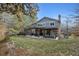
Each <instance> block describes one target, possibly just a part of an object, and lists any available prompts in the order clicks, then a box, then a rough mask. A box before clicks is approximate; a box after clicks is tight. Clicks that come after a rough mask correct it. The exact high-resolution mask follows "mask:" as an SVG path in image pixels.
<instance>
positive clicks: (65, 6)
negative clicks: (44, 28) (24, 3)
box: [37, 3, 77, 21]
mask: <svg viewBox="0 0 79 59" xmlns="http://www.w3.org/2000/svg"><path fill="white" fill-rule="evenodd" d="M38 6H39V9H40V10H39V12H38V15H37V16H38V20H39V19H41V18H43V17H44V16H47V17H50V18H55V19H58V15H59V14H60V15H61V16H62V19H64V17H65V16H69V15H72V14H73V13H74V12H73V11H74V9H75V8H76V7H77V3H39V4H38ZM62 21H63V20H62Z"/></svg>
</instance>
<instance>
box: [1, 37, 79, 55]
mask: <svg viewBox="0 0 79 59" xmlns="http://www.w3.org/2000/svg"><path fill="white" fill-rule="evenodd" d="M0 55H8V56H9V55H10V56H14V55H17V56H20V55H22V56H27V55H33V56H37V55H38V56H40V55H41V56H63V55H65V56H72V55H79V39H78V38H77V39H63V40H53V39H51V40H50V39H49V40H48V39H47V40H46V39H38V38H37V39H34V38H33V39H32V38H27V37H26V36H12V37H10V40H8V41H3V42H1V43H0Z"/></svg>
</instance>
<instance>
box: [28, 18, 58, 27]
mask: <svg viewBox="0 0 79 59" xmlns="http://www.w3.org/2000/svg"><path fill="white" fill-rule="evenodd" d="M43 20H44V21H46V20H50V21H56V22H58V23H59V20H57V19H53V18H49V17H43V18H42V19H40V20H39V21H37V22H35V23H33V24H31V25H30V26H28V27H29V28H34V26H35V24H37V23H39V22H41V21H43ZM33 25H34V26H33ZM35 28H36V27H35ZM46 28H47V27H46ZM48 28H49V27H48Z"/></svg>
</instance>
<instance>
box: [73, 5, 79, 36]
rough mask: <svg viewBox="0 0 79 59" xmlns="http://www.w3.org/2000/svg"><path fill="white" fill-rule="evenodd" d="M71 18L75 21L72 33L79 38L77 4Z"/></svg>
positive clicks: (78, 7) (78, 6)
mask: <svg viewBox="0 0 79 59" xmlns="http://www.w3.org/2000/svg"><path fill="white" fill-rule="evenodd" d="M73 18H74V19H75V22H74V23H75V24H74V27H73V33H74V34H75V35H78V36H79V4H77V7H76V8H75V10H74V16H73Z"/></svg>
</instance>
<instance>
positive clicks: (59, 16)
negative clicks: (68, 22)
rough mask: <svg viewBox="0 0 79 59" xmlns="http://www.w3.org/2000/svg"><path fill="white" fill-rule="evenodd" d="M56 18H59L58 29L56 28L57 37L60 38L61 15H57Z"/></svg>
mask: <svg viewBox="0 0 79 59" xmlns="http://www.w3.org/2000/svg"><path fill="white" fill-rule="evenodd" d="M58 20H59V29H58V36H59V39H60V38H61V15H60V14H59V15H58Z"/></svg>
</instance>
